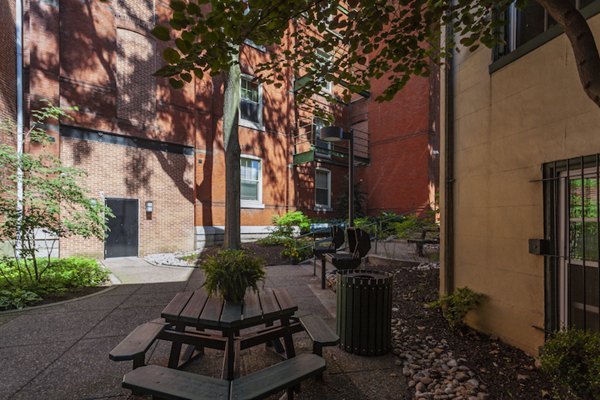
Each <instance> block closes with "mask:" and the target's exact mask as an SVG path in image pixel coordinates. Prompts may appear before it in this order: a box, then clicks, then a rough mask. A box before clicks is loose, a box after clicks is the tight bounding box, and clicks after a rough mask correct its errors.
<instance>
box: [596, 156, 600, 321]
mask: <svg viewBox="0 0 600 400" xmlns="http://www.w3.org/2000/svg"><path fill="white" fill-rule="evenodd" d="M599 228H600V154H596V245H597V246H598V256H597V257H598V260H597V262H598V269H599V273H598V285H597V289H598V293H600V232H599ZM598 327H600V312H599V313H598Z"/></svg>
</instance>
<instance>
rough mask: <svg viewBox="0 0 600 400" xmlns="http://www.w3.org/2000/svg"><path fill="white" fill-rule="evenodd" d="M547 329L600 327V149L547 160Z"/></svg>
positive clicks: (593, 328) (592, 328)
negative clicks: (599, 151) (551, 160)
mask: <svg viewBox="0 0 600 400" xmlns="http://www.w3.org/2000/svg"><path fill="white" fill-rule="evenodd" d="M542 181H543V183H544V194H545V232H546V239H548V240H549V241H550V242H551V244H552V245H551V253H550V255H549V256H548V257H547V259H546V274H545V275H546V314H547V315H546V329H547V330H555V329H558V328H562V327H575V328H580V329H590V330H594V331H600V313H599V303H600V302H599V297H600V296H599V293H600V274H599V272H598V271H599V258H600V257H599V256H600V235H599V234H598V230H599V229H598V228H599V227H600V213H599V210H600V193H599V192H600V191H599V187H598V186H599V182H600V155H598V154H596V155H591V156H581V157H577V158H572V159H568V160H561V161H554V162H551V163H547V164H545V165H544V178H543V179H542Z"/></svg>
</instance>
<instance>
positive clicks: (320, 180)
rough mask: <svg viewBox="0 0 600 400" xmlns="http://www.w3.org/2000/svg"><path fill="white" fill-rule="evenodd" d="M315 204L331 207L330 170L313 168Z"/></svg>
mask: <svg viewBox="0 0 600 400" xmlns="http://www.w3.org/2000/svg"><path fill="white" fill-rule="evenodd" d="M315 205H316V207H317V208H331V171H329V170H326V169H322V168H317V169H316V170H315Z"/></svg>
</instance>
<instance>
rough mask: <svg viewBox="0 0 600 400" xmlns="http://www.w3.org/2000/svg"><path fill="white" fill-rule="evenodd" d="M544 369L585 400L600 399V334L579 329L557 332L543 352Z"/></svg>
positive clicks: (557, 381) (555, 379)
mask: <svg viewBox="0 0 600 400" xmlns="http://www.w3.org/2000/svg"><path fill="white" fill-rule="evenodd" d="M541 362H542V369H543V370H544V371H545V372H547V373H548V374H549V375H550V376H551V377H552V379H553V380H554V381H555V382H556V383H559V384H562V385H565V386H568V387H569V388H570V389H571V391H572V392H573V393H575V394H576V395H577V396H579V397H581V398H583V399H600V334H599V333H597V332H587V331H583V330H578V329H569V330H565V331H561V332H558V333H556V334H555V335H554V336H553V337H552V338H551V339H549V340H548V341H547V342H546V344H545V345H544V347H543V349H542V352H541Z"/></svg>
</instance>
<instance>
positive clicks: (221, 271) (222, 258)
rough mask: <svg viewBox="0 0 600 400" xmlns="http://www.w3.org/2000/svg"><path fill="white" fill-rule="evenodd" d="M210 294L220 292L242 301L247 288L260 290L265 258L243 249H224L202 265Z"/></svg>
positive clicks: (235, 301) (229, 298) (222, 294)
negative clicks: (259, 285) (259, 284)
mask: <svg viewBox="0 0 600 400" xmlns="http://www.w3.org/2000/svg"><path fill="white" fill-rule="evenodd" d="M200 267H201V268H202V269H203V270H204V274H205V276H206V281H205V282H204V287H205V288H206V290H207V291H208V293H209V295H213V294H215V293H219V294H220V295H221V296H222V297H223V298H224V299H225V300H227V301H231V302H234V303H240V302H241V301H242V300H243V299H244V295H245V294H246V289H248V288H250V289H252V290H254V291H255V292H256V291H258V283H259V282H260V281H264V279H265V274H266V273H265V260H263V259H262V258H260V257H257V256H255V255H253V254H250V253H248V252H246V251H243V250H222V251H220V252H219V253H217V254H216V255H214V256H210V257H208V258H207V259H206V261H204V262H203V263H202V264H201V266H200Z"/></svg>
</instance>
